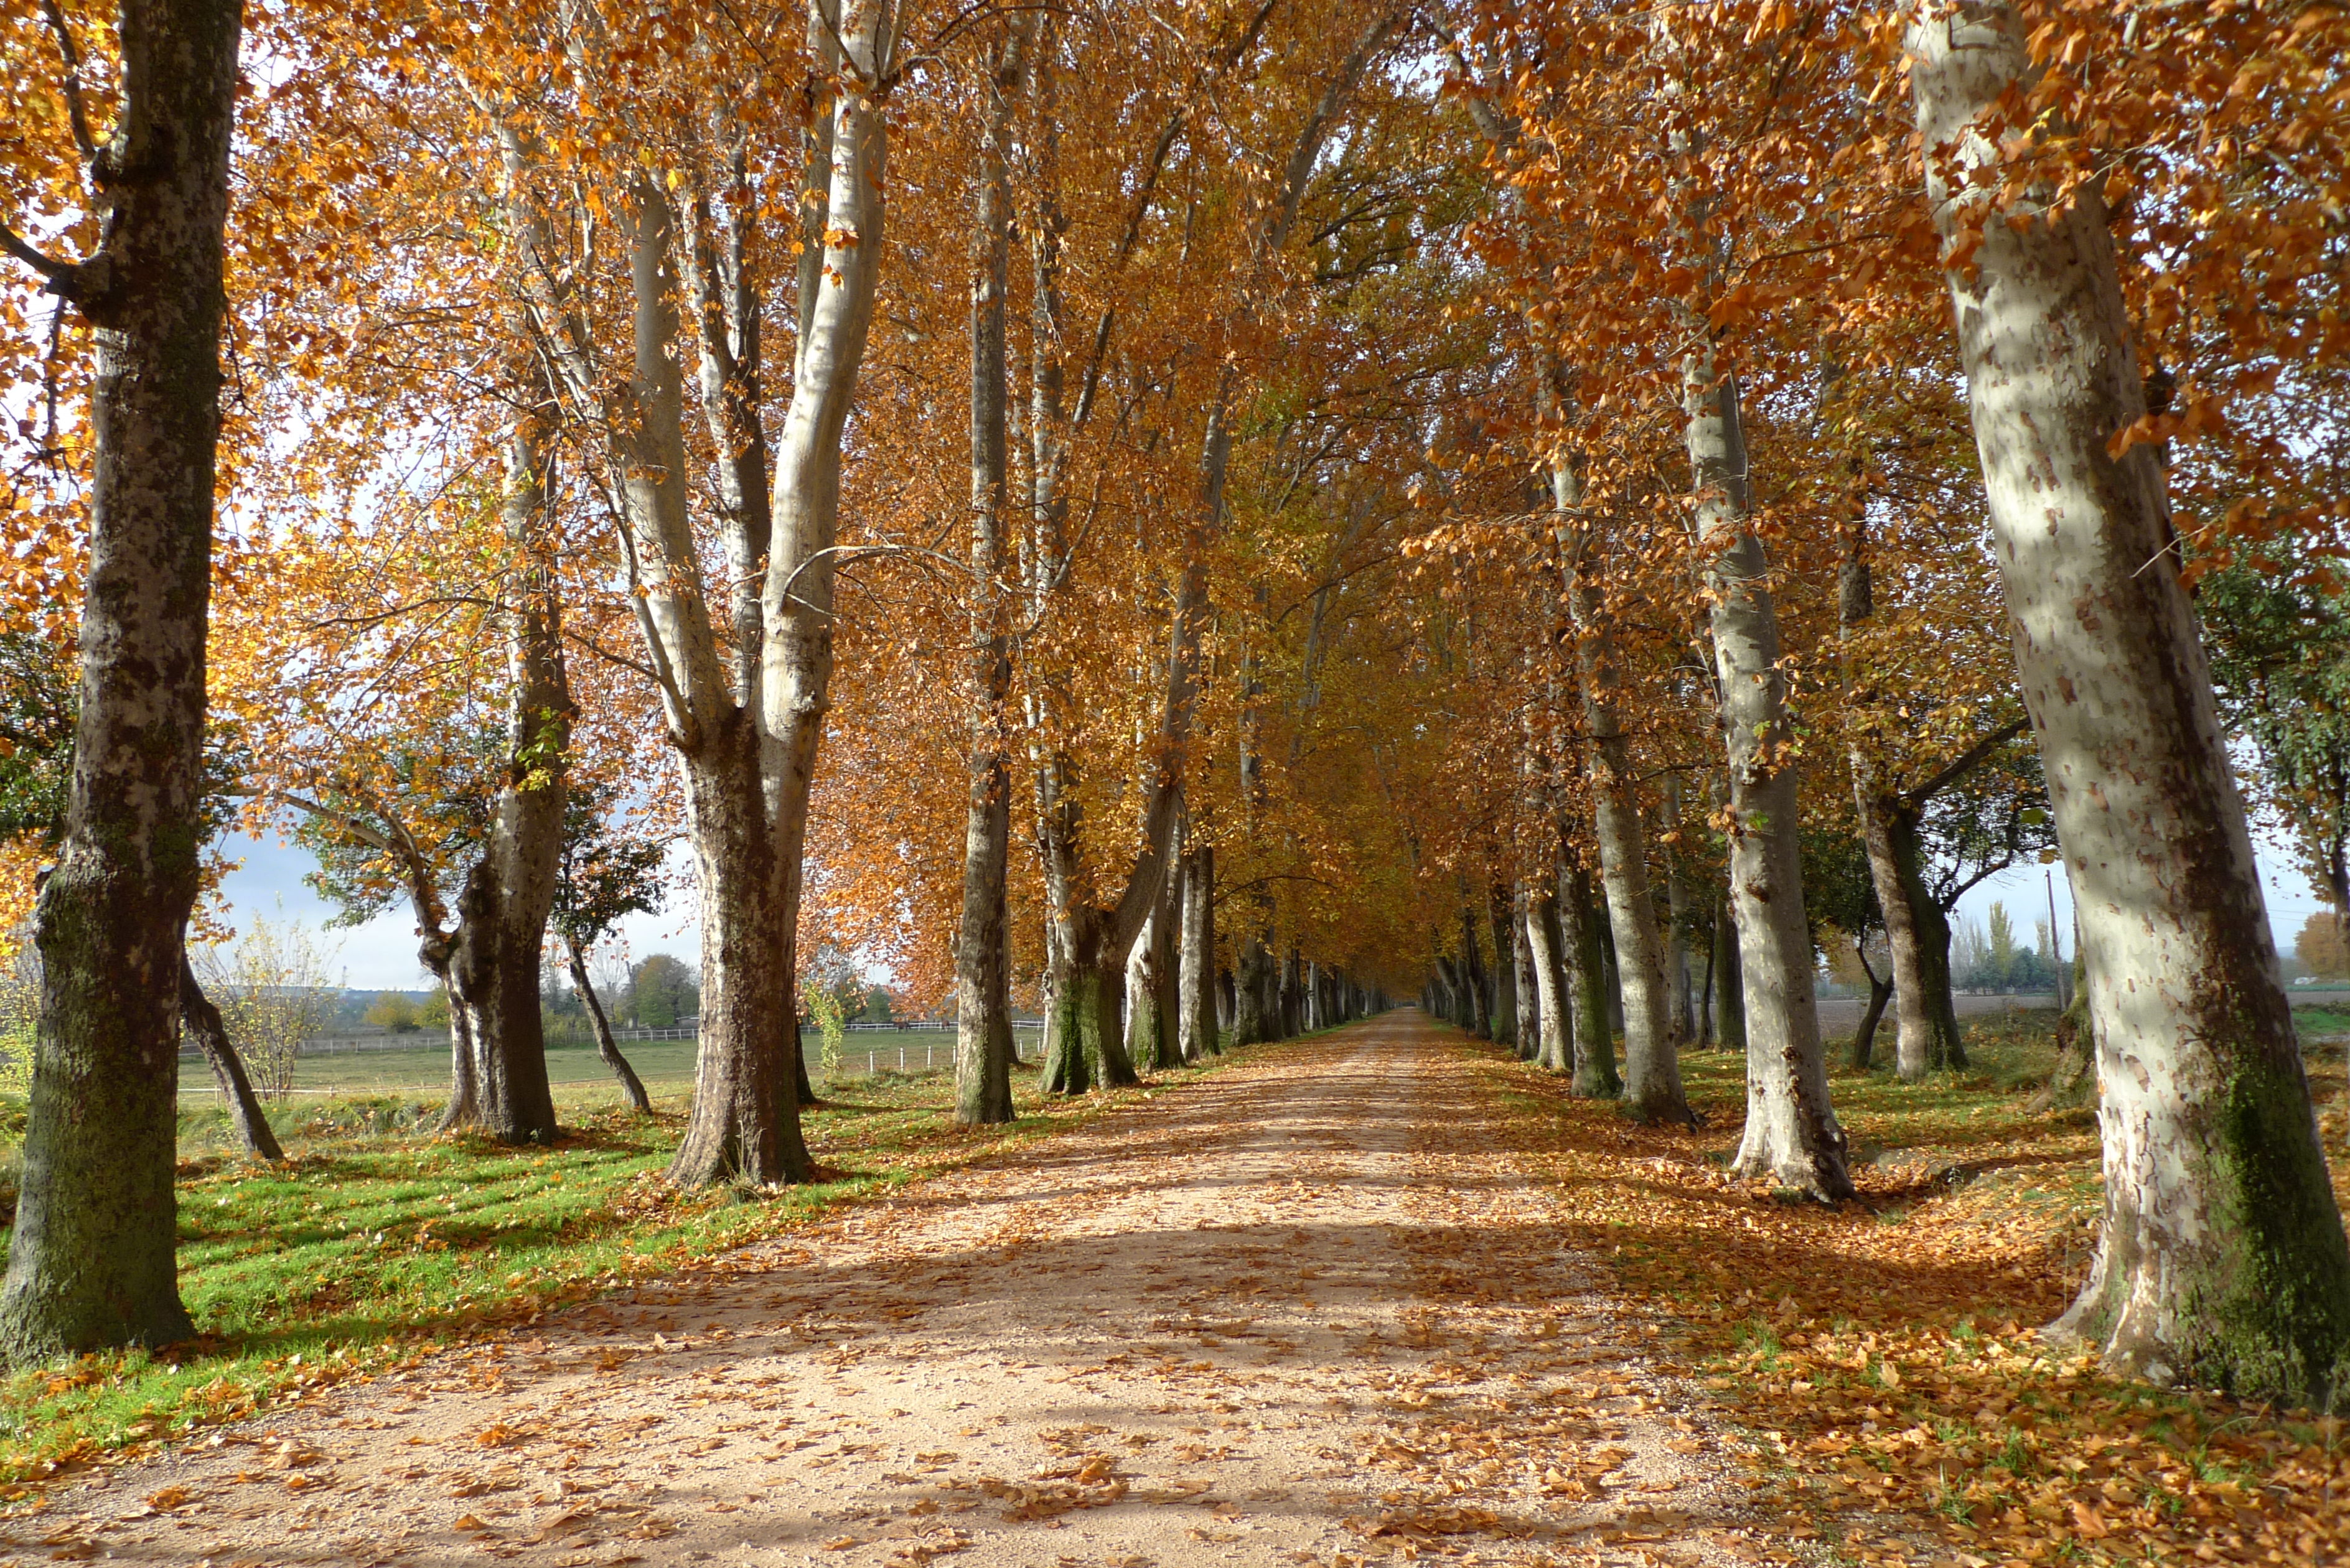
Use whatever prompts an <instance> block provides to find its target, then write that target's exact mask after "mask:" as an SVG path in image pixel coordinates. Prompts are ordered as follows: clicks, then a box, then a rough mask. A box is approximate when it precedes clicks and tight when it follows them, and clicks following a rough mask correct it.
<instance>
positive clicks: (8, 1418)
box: [0, 1048, 1248, 1496]
mask: <svg viewBox="0 0 2350 1568" xmlns="http://www.w3.org/2000/svg"><path fill="white" fill-rule="evenodd" d="M640 1049H641V1048H640ZM1247 1054H1248V1053H1241V1054H1237V1056H1235V1055H1227V1056H1226V1057H1224V1058H1223V1061H1224V1062H1227V1063H1229V1062H1231V1061H1233V1060H1235V1059H1240V1058H1244V1057H1245V1056H1246V1055H1247ZM391 1055H406V1053H389V1052H387V1053H380V1054H370V1055H369V1056H368V1057H365V1058H359V1059H360V1060H365V1061H368V1062H369V1063H370V1064H372V1065H374V1066H376V1068H377V1070H379V1071H381V1070H382V1069H383V1064H381V1062H380V1058H381V1057H383V1056H391ZM644 1058H645V1063H644V1064H640V1066H639V1071H645V1070H646V1065H647V1064H650V1062H651V1061H656V1060H658V1058H657V1057H655V1056H654V1054H653V1053H652V1052H650V1051H645V1052H644ZM343 1060H344V1061H346V1062H348V1061H350V1060H352V1058H344V1059H343ZM587 1061H588V1062H589V1063H590V1064H593V1063H594V1062H595V1057H594V1055H593V1054H592V1053H587ZM440 1066H441V1071H442V1072H443V1073H445V1072H446V1070H447V1062H446V1058H445V1056H443V1057H442V1058H440ZM1212 1070H1214V1069H1213V1066H1212V1065H1211V1066H1209V1067H1202V1068H1187V1069H1183V1070H1181V1071H1180V1072H1178V1073H1174V1074H1169V1075H1159V1077H1158V1078H1157V1079H1156V1080H1155V1081H1154V1083H1153V1084H1152V1085H1149V1086H1148V1087H1146V1088H1144V1089H1142V1090H1127V1091H1120V1092H1118V1093H1117V1094H1114V1095H1108V1096H1087V1097H1086V1098H1085V1099H1082V1100H1077V1101H1065V1100H1060V1099H1058V1098H1052V1099H1046V1098H1045V1097H1043V1096H1039V1095H1038V1094H1037V1092H1036V1087H1035V1085H1036V1074H1035V1069H1034V1068H1028V1069H1024V1070H1022V1071H1020V1072H1018V1073H1016V1074H1015V1075H1014V1095H1015V1098H1016V1101H1017V1106H1018V1110H1019V1113H1020V1116H1021V1117H1022V1119H1021V1121H1020V1122H1019V1123H1018V1124H1017V1125H1016V1126H1015V1127H1011V1128H995V1129H988V1130H986V1131H983V1132H964V1131H961V1130H958V1129H956V1128H955V1127H953V1126H952V1124H951V1120H950V1114H951V1096H952V1078H951V1074H949V1073H947V1072H945V1071H943V1070H941V1071H939V1072H935V1073H909V1074H905V1075H899V1074H896V1073H884V1074H882V1075H879V1077H876V1078H865V1077H862V1076H859V1077H856V1078H851V1079H846V1080H842V1081H840V1082H838V1083H837V1084H836V1083H830V1082H826V1081H821V1080H820V1081H819V1085H818V1086H819V1088H820V1089H821V1090H822V1091H823V1092H824V1094H825V1095H826V1096H827V1101H826V1103H825V1104H824V1105H822V1106H818V1107H816V1108H814V1109H812V1110H810V1111H808V1112H807V1113H806V1117H805V1125H806V1131H807V1137H808V1142H809V1145H810V1147H811V1148H812V1149H813V1150H814V1152H815V1155H816V1159H817V1161H818V1163H819V1167H820V1170H819V1179H818V1180H817V1181H816V1182H813V1183H810V1184H808V1185H806V1186H804V1187H799V1188H795V1189H789V1190H786V1191H784V1192H781V1193H760V1192H750V1191H743V1190H740V1189H716V1190H705V1191H698V1192H681V1191H679V1190H676V1189H672V1188H671V1187H670V1186H669V1185H668V1184H667V1183H666V1182H664V1181H663V1180H662V1179H660V1172H661V1171H662V1169H663V1168H664V1167H665V1166H666V1165H667V1164H668V1162H669V1158H670V1156H671V1153H672V1152H673V1150H674V1149H675V1147H676V1143H677V1138H678V1134H679V1131H680V1128H681V1126H682V1122H683V1106H682V1101H681V1099H680V1098H677V1097H669V1098H665V1099H662V1100H660V1101H659V1102H658V1103H657V1112H656V1115H655V1116H652V1117H650V1118H643V1117H636V1116H629V1115H627V1114H626V1113H624V1112H622V1111H620V1110H619V1109H617V1108H594V1107H590V1108H588V1109H587V1110H585V1111H574V1112H570V1113H567V1119H566V1136H565V1137H564V1138H563V1139H562V1141H561V1142H560V1143H559V1144H557V1145H556V1147H553V1148H547V1149H515V1148H506V1147H500V1146H497V1145H494V1144H492V1143H489V1142H487V1141H485V1140H483V1139H479V1138H473V1137H443V1138H435V1137H429V1136H426V1135H427V1134H428V1133H429V1129H430V1127H431V1125H432V1119H433V1117H434V1116H437V1114H438V1110H439V1104H438V1102H439V1099H440V1096H438V1095H433V1096H427V1097H424V1098H419V1097H417V1096H412V1095H408V1094H379V1095H357V1096H339V1097H334V1098H321V1099H309V1100H297V1101H296V1102H294V1103H293V1104H292V1105H291V1106H290V1107H286V1108H282V1109H279V1110H277V1111H276V1113H275V1114H274V1116H273V1120H274V1121H276V1123H277V1125H278V1126H279V1128H280V1134H281V1137H283V1138H284V1139H285V1140H286V1153H287V1157H288V1158H287V1159H286V1162H285V1163H284V1164H283V1165H280V1166H276V1167H264V1166H260V1165H257V1164H255V1163H253V1162H250V1161H247V1160H245V1159H244V1158H241V1157H239V1156H238V1155H236V1154H235V1153H234V1150H233V1149H232V1148H231V1147H229V1146H228V1143H227V1139H226V1126H225V1120H224V1116H223V1115H222V1113H221V1112H220V1111H219V1110H218V1109H217V1108H216V1107H213V1106H188V1107H186V1108H184V1109H183V1110H182V1145H181V1147H182V1162H181V1168H180V1169H181V1179H180V1184H179V1202H180V1213H179V1238H180V1289H181V1293H182V1298H183V1299H184V1300H185V1301H186V1303H187V1305H188V1308H189V1311H190V1312H191V1314H192V1315H193V1316H194V1318H195V1321H196V1324H197V1328H198V1331H199V1337H198V1338H197V1339H196V1340H194V1341H192V1342H191V1343H189V1344H186V1345H174V1346H170V1347H167V1348H166V1349H164V1350H162V1351H160V1352H157V1353H154V1354H149V1353H147V1352H143V1351H132V1352H129V1353H120V1354H108V1355H87V1356H82V1357H80V1358H78V1359H75V1360H70V1361H63V1362H59V1363H57V1364H54V1365H51V1366H41V1367H32V1368H25V1369H19V1370H17V1371H15V1372H13V1373H10V1374H8V1375H6V1376H5V1378H0V1481H6V1482H11V1483H13V1482H16V1481H21V1480H26V1479H30V1478H34V1477H37V1476H41V1475H46V1474H48V1473H52V1472H53V1471H54V1470H55V1469H56V1468H57V1466H59V1465H60V1464H65V1463H70V1462H72V1461H75V1460H79V1459H88V1458H90V1457H92V1456H94V1455H95V1454H97V1453H99V1452H100V1451H103V1450H106V1449H116V1448H120V1447H123V1446H125V1445H130V1444H136V1443H140V1442H144V1441H149V1440H152V1439H155V1438H164V1437H169V1436H172V1435H174V1434H180V1433H184V1432H186V1431H188V1430H190V1429H192V1428H197V1427H200V1426H203V1425H205V1424H208V1423H212V1422H216V1421H221V1420H226V1419H233V1418H235V1417H241V1416H244V1415H247V1414H249V1413H251V1412H253V1411H255V1409H258V1408H262V1407H266V1406H268V1405H269V1404H270V1403H272V1402H273V1401H276V1400H281V1399H283V1398H285V1397H288V1396H289V1395H291V1394H293V1393H296V1392H298V1391H300V1390H303V1389H306V1388H309V1387H315V1386H322V1385H324V1384H327V1383H330V1382H335V1381H338V1380H341V1379H344V1378H348V1377H350V1376H368V1375H371V1374H373V1373H375V1372H379V1371H381V1370H383V1369H384V1368H386V1367H388V1366H391V1365H393V1364H395V1363H399V1362H402V1361H404V1360H407V1359H410V1358H412V1357H414V1356H416V1355H419V1354H421V1353H424V1352H426V1351H428V1350H429V1349H430V1348H431V1347H432V1345H436V1344H442V1343H447V1342H450V1341H452V1340H456V1339H460V1338H463V1336H465V1335H466V1334H468V1333H469V1332H473V1331H475V1330H477V1329H478V1328H479V1327H480V1326H481V1325H483V1324H490V1323H495V1322H501V1321H505V1322H512V1321H518V1320H521V1319H525V1318H527V1317H529V1316H530V1315H532V1314H535V1313H537V1312H540V1311H543V1310H545V1309H546V1308H548V1307H551V1306H555V1305H557V1304H560V1303H566V1302H571V1301H577V1300H580V1299H583V1298H586V1297H589V1296H594V1295H598V1294H601V1293H607V1292H608V1291H612V1290H615V1289H619V1288H621V1287H624V1286H627V1285H629V1284H632V1283H636V1282H642V1281H646V1280H650V1279H655V1278H658V1277H660V1276H662V1275H666V1274H671V1273H675V1272H679V1271H680V1270H682V1269H689V1268H691V1267H693V1266H694V1265H695V1264H696V1263H698V1262H702V1261H703V1260H706V1259H709V1258H711V1257H712V1256H713V1255H714V1254H716V1253H719V1252H721V1251H724V1250H725V1249H727V1248H730V1247H733V1246H738V1245H740V1244H742V1243H744V1242H747V1241H754V1240H757V1239H759V1238H761V1237H764V1236H770V1235H774V1234H776V1233H777V1232H779V1231H785V1230H788V1229H789V1228H791V1227H792V1226H794V1225H796V1224H798V1223H801V1222H803V1221H804V1220H806V1219H807V1218H808V1217H809V1216H811V1215H813V1214H815V1213H816V1212H817V1211H819V1210H823V1209H826V1208H827V1207H830V1206H832V1205H834V1204H837V1203H839V1202H842V1201H846V1200H853V1199H858V1198H862V1197H866V1196H868V1195H872V1194H875V1193H877V1192H880V1191H885V1190H888V1189H893V1188H895V1187H897V1186H899V1185H901V1184H902V1183H904V1182H905V1181H907V1180H908V1179H911V1178H912V1177H913V1176H915V1175H918V1174H920V1173H922V1172H924V1171H928V1170H936V1169H941V1168H950V1167H952V1166H955V1165H959V1164H962V1163H965V1162H968V1161H969V1160H971V1159H973V1158H981V1157H983V1156H985V1155H988V1154H991V1153H993V1152H996V1151H998V1150H1001V1149H1003V1148H1007V1147H1012V1146H1014V1145H1016V1144H1018V1143H1021V1142H1024V1141H1025V1140H1027V1139H1030V1138H1033V1137H1038V1136H1043V1135H1047V1134H1050V1133H1053V1132H1055V1131H1059V1130H1063V1129H1066V1128H1068V1127H1074V1126H1076V1125H1078V1124H1080V1123H1082V1122H1084V1121H1086V1120H1087V1119H1090V1118H1091V1117H1092V1116H1095V1115H1097V1114H1099V1112H1100V1111H1101V1109H1103V1108H1104V1107H1106V1106H1110V1105H1114V1104H1117V1103H1118V1102H1120V1101H1122V1100H1126V1099H1128V1098H1131V1097H1133V1096H1135V1095H1137V1094H1149V1093H1151V1092H1154V1091H1155V1090H1156V1089H1159V1088H1163V1087H1164V1086H1166V1085H1168V1084H1170V1083H1172V1082H1180V1081H1183V1080H1185V1079H1188V1078H1190V1077H1192V1076H1196V1075H1198V1074H1200V1073H1201V1072H1207V1071H1212ZM648 1076H649V1077H650V1073H648ZM402 1086H403V1087H408V1086H412V1085H402ZM22 1126H23V1121H22V1107H21V1106H16V1107H14V1115H13V1116H9V1115H7V1114H6V1112H5V1109H0V1137H5V1138H6V1139H7V1141H8V1143H9V1145H10V1146H11V1147H8V1149H7V1154H8V1156H9V1162H10V1164H11V1165H12V1166H13V1164H14V1158H15V1156H16V1148H15V1147H13V1146H14V1144H15V1141H16V1138H17V1137H21V1129H22ZM10 1185H12V1186H13V1181H11V1183H10ZM5 1495H7V1489H5V1488H0V1496H5Z"/></svg>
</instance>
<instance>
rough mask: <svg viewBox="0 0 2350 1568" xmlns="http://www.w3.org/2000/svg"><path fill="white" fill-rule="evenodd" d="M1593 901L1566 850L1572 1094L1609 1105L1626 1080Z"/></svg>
mask: <svg viewBox="0 0 2350 1568" xmlns="http://www.w3.org/2000/svg"><path fill="white" fill-rule="evenodd" d="M1597 902H1598V900H1597V898H1596V896H1595V895H1594V893H1593V890H1592V887H1591V873H1590V872H1589V871H1587V870H1586V869H1584V867H1583V862H1582V861H1581V860H1580V859H1579V858H1576V857H1574V854H1573V852H1572V851H1569V856H1568V859H1567V860H1566V862H1565V864H1563V865H1562V866H1561V867H1559V873H1558V929H1559V947H1560V962H1561V967H1562V968H1563V970H1564V971H1565V975H1566V981H1567V988H1568V990H1567V1005H1568V1007H1569V1009H1570V1010H1571V1012H1572V1022H1571V1023H1570V1024H1569V1025H1568V1028H1569V1033H1570V1035H1571V1037H1572V1039H1573V1041H1574V1056H1573V1058H1572V1064H1573V1071H1574V1074H1575V1081H1574V1083H1573V1085H1571V1086H1570V1092H1572V1093H1574V1094H1576V1095H1579V1096H1583V1097H1584V1098H1586V1099H1596V1100H1612V1099H1615V1098H1616V1097H1617V1096H1619V1095H1621V1094H1622V1093H1623V1092H1624V1080H1623V1079H1622V1078H1621V1077H1620V1076H1619V1075H1617V1071H1616V1032H1615V1031H1614V1030H1612V1029H1610V1028H1609V1027H1608V1026H1607V944H1606V939H1605V935H1604V933H1603V932H1602V931H1601V929H1600V917H1599V910H1598V909H1597V907H1596V906H1597Z"/></svg>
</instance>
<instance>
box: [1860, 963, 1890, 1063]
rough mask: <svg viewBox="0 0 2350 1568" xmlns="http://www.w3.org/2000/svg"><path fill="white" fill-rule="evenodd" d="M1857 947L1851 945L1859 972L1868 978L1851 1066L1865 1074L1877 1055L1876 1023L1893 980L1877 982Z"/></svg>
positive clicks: (1881, 1016)
mask: <svg viewBox="0 0 2350 1568" xmlns="http://www.w3.org/2000/svg"><path fill="white" fill-rule="evenodd" d="M1859 946H1860V944H1859V943H1858V942H1857V941H1855V942H1854V944H1853V947H1854V949H1855V950H1856V954H1857V956H1858V957H1859V959H1860V970H1861V972H1862V973H1863V974H1866V976H1868V1006H1867V1008H1866V1011H1864V1012H1862V1013H1861V1015H1860V1027H1859V1028H1858V1029H1856V1030H1854V1031H1853V1034H1852V1064H1853V1065H1854V1066H1855V1067H1857V1068H1858V1069H1860V1070H1861V1071H1862V1072H1864V1073H1866V1072H1867V1071H1868V1069H1869V1064H1870V1063H1871V1061H1872V1059H1873V1058H1874V1057H1875V1055H1876V1054H1877V1020H1879V1019H1881V1018H1883V1017H1884V1016H1885V1003H1886V1002H1887V1000H1888V999H1889V998H1890V997H1891V996H1892V995H1893V979H1892V977H1891V976H1890V975H1887V977H1886V978H1884V979H1882V980H1879V979H1878V978H1877V971H1875V970H1873V969H1871V968H1870V967H1869V965H1868V955H1867V954H1866V953H1865V952H1858V949H1859Z"/></svg>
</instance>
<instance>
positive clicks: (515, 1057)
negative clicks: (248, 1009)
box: [441, 375, 571, 1144]
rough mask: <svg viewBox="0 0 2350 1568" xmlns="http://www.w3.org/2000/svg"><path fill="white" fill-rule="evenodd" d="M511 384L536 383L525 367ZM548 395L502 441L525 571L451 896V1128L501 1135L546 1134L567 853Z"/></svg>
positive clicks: (550, 1132) (551, 1129) (550, 1131)
mask: <svg viewBox="0 0 2350 1568" xmlns="http://www.w3.org/2000/svg"><path fill="white" fill-rule="evenodd" d="M518 383H519V384H521V385H524V386H534V385H535V380H534V379H533V378H531V377H530V376H528V375H525V376H524V377H521V378H518ZM552 402H553V400H552V398H551V396H547V395H546V394H545V393H542V394H541V397H540V400H539V401H538V403H537V404H536V406H534V407H530V408H527V409H525V410H524V411H523V413H522V415H521V417H520V418H519V419H518V420H517V421H516V425H515V432H514V434H513V435H512V436H511V437H510V438H509V439H508V441H507V442H506V483H505V494H504V502H503V505H502V511H503V514H504V527H505V535H506V542H507V545H508V547H509V548H511V549H512V550H513V551H514V553H515V557H516V558H517V560H518V561H520V562H521V563H522V567H523V569H522V570H521V571H520V572H519V573H517V574H516V580H515V590H514V594H515V597H514V602H513V603H512V604H510V605H508V606H506V607H504V615H503V619H504V623H505V626H504V634H505V640H506V665H507V680H506V757H505V768H504V775H503V776H502V777H501V778H500V779H499V781H498V794H497V799H496V800H495V802H494V804H493V805H492V807H491V815H490V832H489V836H488V840H487V842H486V843H484V845H483V846H482V855H481V858H480V859H478V860H476V861H475V862H474V863H473V870H472V871H471V872H469V873H468V874H467V876H466V877H465V886H464V888H463V891H462V892H461V893H460V894H459V895H458V898H457V909H456V915H457V924H456V930H455V933H454V935H453V937H452V940H451V941H450V943H449V946H448V957H447V969H446V974H447V978H448V987H449V1002H450V1006H451V1010H452V1017H453V1016H455V1012H456V1011H457V1010H458V1009H463V1012H464V1014H465V1024H466V1026H465V1029H464V1031H463V1033H464V1037H465V1039H466V1041H467V1043H468V1044H469V1045H470V1047H471V1051H472V1054H473V1072H472V1081H471V1083H470V1084H469V1085H463V1087H464V1089H465V1090H467V1091H469V1092H465V1093H460V1092H458V1085H452V1093H451V1096H450V1102H449V1112H448V1114H447V1115H446V1116H443V1117H442V1124H441V1125H442V1129H443V1130H447V1129H450V1128H453V1127H479V1128H481V1129H482V1130H483V1131H485V1132H487V1133H488V1134H489V1135H490V1136H491V1137H494V1138H495V1139H497V1140H498V1141H499V1142H500V1143H507V1144H552V1143H553V1142H554V1141H555V1138H556V1120H555V1096H554V1093H553V1091H552V1089H551V1088H550V1087H549V1086H548V1084H547V1080H546V1024H545V1019H544V1015H543V1013H542V1012H541V1011H540V1007H539V964H540V955H541V954H542V953H543V952H544V951H545V950H546V919H547V916H548V914H549V913H550V912H551V911H552V910H553V909H554V908H555V886H556V873H557V869H558V867H559V865H560V862H561V860H562V857H563V774H564V769H565V756H566V753H567V749H568V747H569V744H570V736H571V690H570V683H569V681H568V680H567V677H566V674H565V670H564V662H563V640H562V639H563V621H562V607H561V604H560V602H559V600H558V599H557V598H556V587H555V584H556V573H555V564H554V561H553V559H552V557H551V550H552V541H551V539H550V536H549V528H548V522H547V518H546V478H545V476H546V461H547V458H546V452H547V446H548V439H549V437H550V435H551V433H552V431H553V413H554V410H553V408H552Z"/></svg>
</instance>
